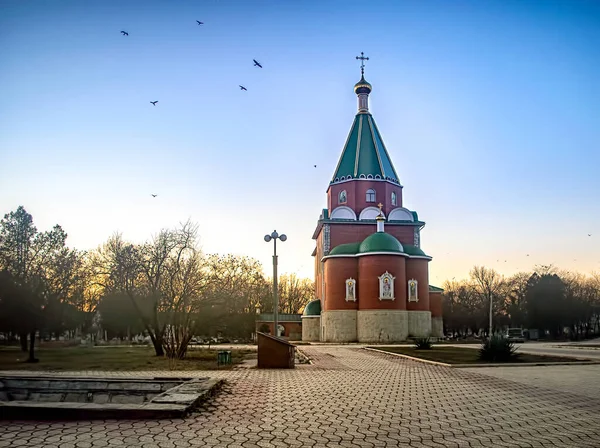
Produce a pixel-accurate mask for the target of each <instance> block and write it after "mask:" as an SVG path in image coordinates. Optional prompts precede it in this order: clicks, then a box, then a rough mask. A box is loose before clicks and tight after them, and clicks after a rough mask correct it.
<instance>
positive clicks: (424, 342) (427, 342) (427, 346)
mask: <svg viewBox="0 0 600 448" xmlns="http://www.w3.org/2000/svg"><path fill="white" fill-rule="evenodd" d="M431 346H432V344H431V339H429V337H426V338H415V348H416V349H417V350H431Z"/></svg>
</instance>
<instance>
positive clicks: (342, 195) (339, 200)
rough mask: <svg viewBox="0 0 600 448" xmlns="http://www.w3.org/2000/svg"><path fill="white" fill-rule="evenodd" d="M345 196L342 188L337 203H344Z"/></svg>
mask: <svg viewBox="0 0 600 448" xmlns="http://www.w3.org/2000/svg"><path fill="white" fill-rule="evenodd" d="M347 199H348V198H347V197H346V190H342V191H340V195H339V197H338V203H339V204H345V203H346V201H347Z"/></svg>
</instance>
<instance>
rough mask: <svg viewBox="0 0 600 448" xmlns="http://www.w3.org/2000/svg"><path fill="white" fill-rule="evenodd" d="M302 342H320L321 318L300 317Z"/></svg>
mask: <svg viewBox="0 0 600 448" xmlns="http://www.w3.org/2000/svg"><path fill="white" fill-rule="evenodd" d="M302 340H303V341H305V342H314V341H317V342H318V341H320V340H321V316H302Z"/></svg>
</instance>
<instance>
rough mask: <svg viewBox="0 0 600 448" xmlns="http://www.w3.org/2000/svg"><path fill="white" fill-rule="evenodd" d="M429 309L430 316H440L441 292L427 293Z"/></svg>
mask: <svg viewBox="0 0 600 448" xmlns="http://www.w3.org/2000/svg"><path fill="white" fill-rule="evenodd" d="M429 310H430V311H431V317H442V293H441V292H430V293H429Z"/></svg>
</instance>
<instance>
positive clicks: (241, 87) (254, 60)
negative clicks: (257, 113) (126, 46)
mask: <svg viewBox="0 0 600 448" xmlns="http://www.w3.org/2000/svg"><path fill="white" fill-rule="evenodd" d="M196 23H197V24H198V25H204V22H200V20H196ZM121 34H122V35H123V36H129V33H128V32H127V31H121ZM252 62H254V67H258V68H263V66H262V64H261V63H260V62H258V61H257V60H256V59H252ZM239 87H240V90H245V91H248V89H247V88H246V87H244V86H243V85H241V84H240V85H239ZM156 103H158V100H157V101H150V104H152V105H153V106H156ZM316 167H317V165H315V168H316ZM152 197H156V195H152Z"/></svg>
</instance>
